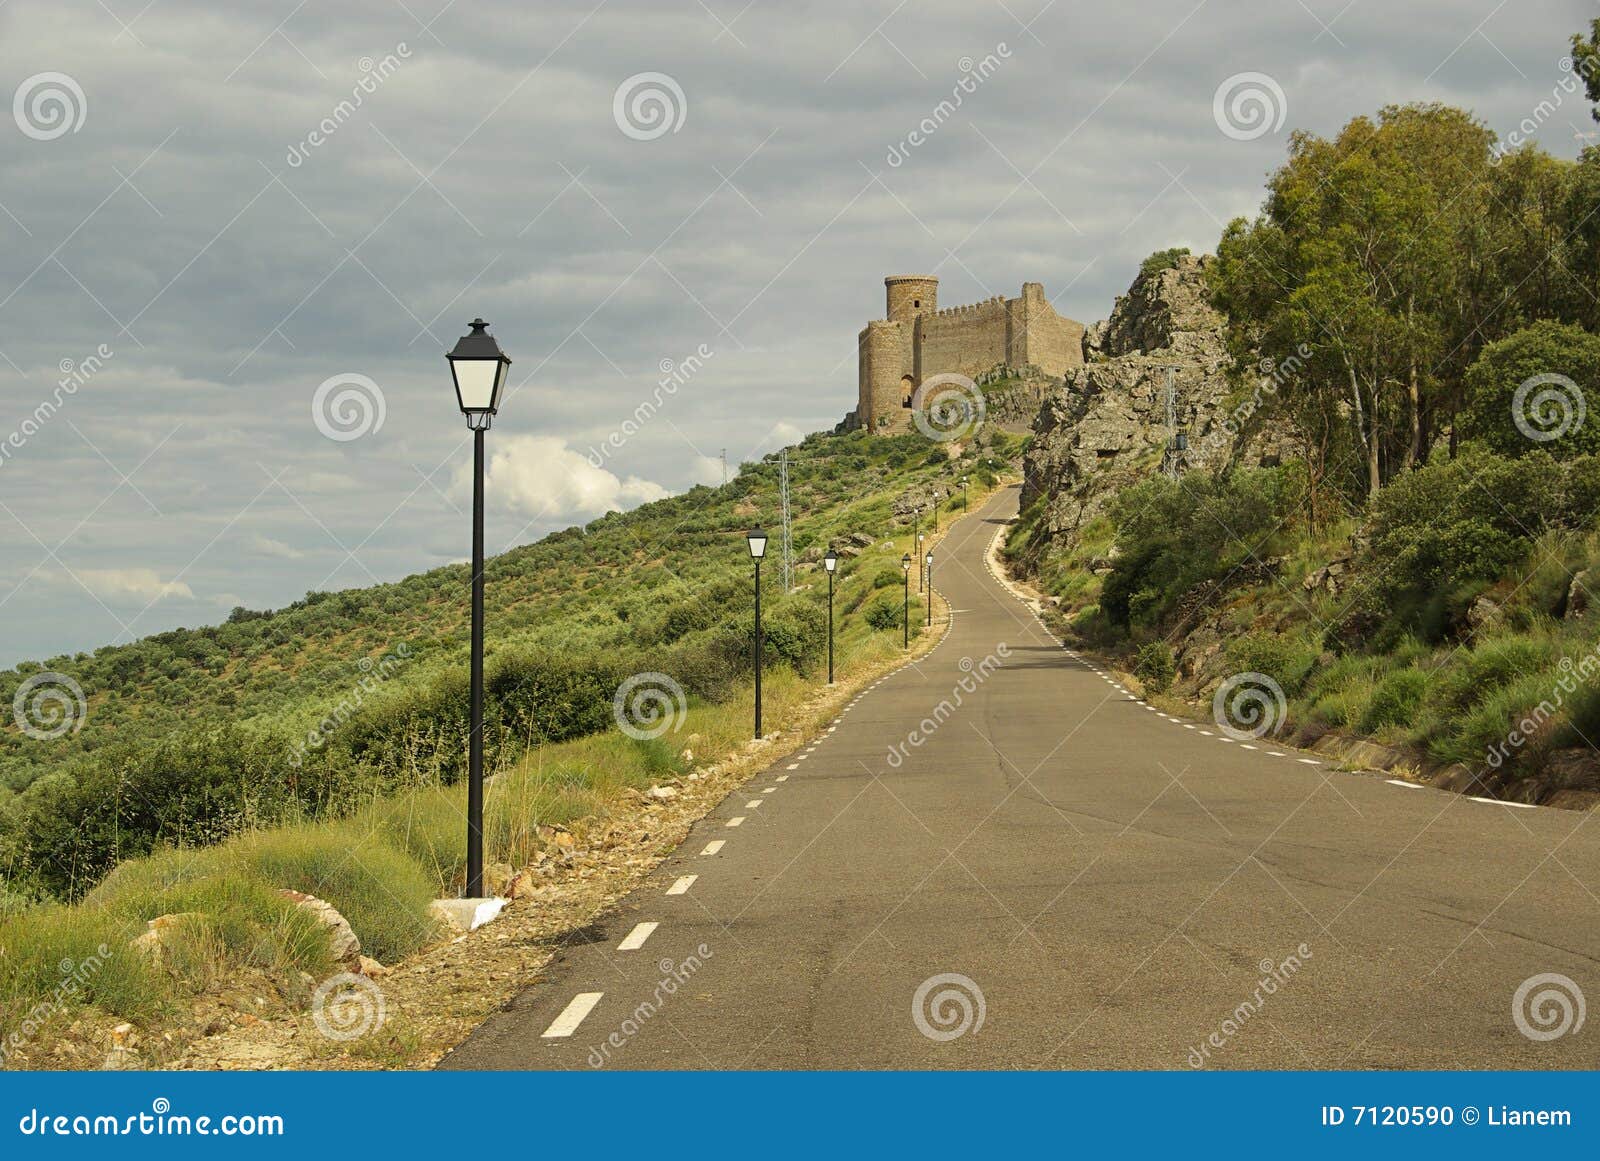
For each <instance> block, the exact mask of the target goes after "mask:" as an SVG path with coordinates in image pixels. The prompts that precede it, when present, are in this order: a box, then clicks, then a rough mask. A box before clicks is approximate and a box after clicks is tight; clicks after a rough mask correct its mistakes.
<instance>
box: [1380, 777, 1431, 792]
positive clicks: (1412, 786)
mask: <svg viewBox="0 0 1600 1161" xmlns="http://www.w3.org/2000/svg"><path fill="white" fill-rule="evenodd" d="M1384 781H1385V782H1387V783H1388V784H1389V785H1390V786H1404V787H1405V788H1406V789H1407V790H1421V789H1422V787H1420V786H1418V785H1417V784H1416V783H1415V782H1407V781H1405V780H1404V779H1403V778H1385V779H1384Z"/></svg>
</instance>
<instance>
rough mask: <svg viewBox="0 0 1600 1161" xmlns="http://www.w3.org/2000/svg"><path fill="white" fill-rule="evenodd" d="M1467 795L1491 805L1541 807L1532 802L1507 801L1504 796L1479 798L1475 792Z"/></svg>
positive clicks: (1473, 799) (1522, 808)
mask: <svg viewBox="0 0 1600 1161" xmlns="http://www.w3.org/2000/svg"><path fill="white" fill-rule="evenodd" d="M1467 797H1469V798H1471V799H1472V801H1474V802H1486V803H1488V804H1489V805H1490V806H1515V807H1516V808H1517V809H1519V810H1538V809H1539V808H1538V806H1537V805H1536V804H1534V803H1532V802H1507V801H1505V800H1504V799H1503V798H1479V797H1478V796H1477V795H1475V794H1469V795H1468V796H1467Z"/></svg>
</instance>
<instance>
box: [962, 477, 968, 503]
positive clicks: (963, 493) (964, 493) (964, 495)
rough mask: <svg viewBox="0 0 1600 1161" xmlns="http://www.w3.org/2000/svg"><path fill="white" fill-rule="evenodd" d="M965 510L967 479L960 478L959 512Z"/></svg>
mask: <svg viewBox="0 0 1600 1161" xmlns="http://www.w3.org/2000/svg"><path fill="white" fill-rule="evenodd" d="M966 510H967V477H965V476H962V477H961V511H962V512H965V511H966Z"/></svg>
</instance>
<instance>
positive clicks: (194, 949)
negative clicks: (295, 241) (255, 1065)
mask: <svg viewBox="0 0 1600 1161" xmlns="http://www.w3.org/2000/svg"><path fill="white" fill-rule="evenodd" d="M982 438H983V440H984V441H985V444H986V446H984V447H983V448H982V451H983V456H982V458H981V459H980V458H978V457H977V456H976V455H975V454H972V453H974V452H975V451H976V450H977V449H976V448H970V449H968V454H966V455H964V456H962V455H960V454H957V453H958V450H959V449H955V447H954V445H945V444H937V445H935V444H930V443H929V442H928V441H926V440H924V439H922V438H920V437H918V436H914V435H907V436H902V437H891V438H885V437H877V438H870V439H869V438H867V437H865V436H864V435H859V434H857V435H846V436H813V437H811V438H809V439H807V440H805V441H804V442H803V443H802V444H801V445H799V446H798V447H796V448H791V449H790V481H791V500H790V504H791V511H792V513H793V517H794V548H795V552H796V554H797V557H798V558H799V559H800V561H801V563H800V564H799V566H798V570H797V573H796V577H795V588H794V590H793V591H792V592H790V593H788V594H785V593H783V592H782V591H781V590H782V585H781V566H780V564H779V561H778V559H776V557H777V552H778V548H777V546H778V541H777V536H776V528H777V523H778V521H777V468H776V465H775V464H774V463H770V462H763V463H759V464H747V465H745V466H744V467H743V468H742V469H741V471H740V473H739V475H738V477H737V479H735V480H734V481H733V482H732V483H730V484H728V485H726V486H725V487H722V488H716V489H711V488H696V489H694V490H693V491H691V492H689V493H688V494H686V495H684V496H679V497H674V498H672V499H669V500H664V501H661V502H658V503H655V504H650V505H647V506H645V507H642V508H639V509H636V510H635V511H633V512H629V513H626V514H612V515H610V516H607V517H605V518H603V519H601V520H598V521H595V522H594V523H592V524H590V525H588V526H587V528H584V529H569V530H567V531H565V532H561V533H557V534H555V535H553V536H550V537H547V538H546V539H544V540H543V541H540V542H539V543H538V544H535V545H530V546H528V547H525V548H520V549H517V550H515V551H512V552H509V553H506V554H505V555H503V556H500V557H498V558H495V559H494V560H492V561H490V563H489V578H488V579H489V589H488V591H489V626H490V633H489V664H488V674H489V679H488V708H489V712H488V721H489V724H490V738H489V744H488V747H487V749H488V756H489V764H490V772H491V774H492V781H491V783H490V786H489V790H488V794H487V800H486V826H485V846H486V851H485V854H486V860H487V861H488V862H489V863H490V864H491V866H493V865H498V864H508V865H510V866H512V867H527V866H530V865H535V864H537V865H540V866H552V867H553V864H549V863H548V860H549V859H550V858H551V856H552V854H554V855H557V856H559V854H560V852H561V849H562V846H561V840H562V838H563V836H565V835H566V831H567V830H568V829H570V830H571V831H574V832H583V831H584V830H586V829H589V830H593V831H594V832H595V833H597V834H598V833H601V832H603V831H604V830H605V829H606V828H607V827H608V826H609V825H610V823H608V821H607V820H608V819H609V818H611V817H613V816H615V817H619V818H625V817H627V816H628V813H629V811H636V810H637V809H638V805H637V803H638V801H639V796H640V794H641V792H643V791H644V790H646V789H648V788H649V787H651V786H652V785H653V784H656V783H662V782H670V781H672V780H673V779H675V778H677V777H679V776H682V775H685V774H687V773H689V771H690V769H691V767H692V766H693V765H694V764H695V763H696V762H704V761H706V760H707V758H708V757H714V756H716V755H720V754H726V753H730V752H733V751H735V750H737V749H739V748H740V747H741V746H742V745H743V744H744V743H746V742H747V740H748V738H749V734H750V728H751V708H752V707H751V702H752V694H751V687H752V679H753V671H752V667H751V660H750V644H751V636H752V632H753V622H752V616H751V608H750V606H751V599H750V571H751V569H750V561H749V557H748V552H747V549H746V546H745V541H744V533H745V531H746V530H747V529H748V528H749V527H750V526H751V525H753V524H755V523H758V522H760V523H763V524H765V525H767V526H768V527H769V528H770V529H772V530H773V532H774V540H773V545H772V547H771V549H770V550H769V557H768V562H767V565H766V567H765V568H764V569H763V577H762V579H763V588H764V591H765V596H764V600H763V625H764V628H765V630H766V636H765V640H766V643H767V649H766V654H765V660H766V664H767V670H766V674H765V680H764V683H763V685H764V698H763V703H764V708H765V715H766V721H767V723H768V728H778V727H780V726H782V725H784V724H785V723H787V722H791V721H792V720H793V719H794V718H795V717H796V715H797V714H798V713H800V712H801V706H802V703H804V702H806V700H807V699H808V698H809V697H810V696H812V695H813V694H814V693H815V691H816V690H817V688H818V685H819V683H820V682H821V681H822V680H824V678H825V665H826V652H825V649H826V636H825V631H826V605H825V596H826V592H827V588H826V581H825V579H824V574H823V571H822V569H821V566H820V564H819V563H817V562H818V561H819V560H820V557H821V555H822V552H823V551H824V550H825V549H826V547H827V545H828V543H829V541H830V539H834V538H846V537H849V538H851V539H852V543H850V544H848V545H843V546H842V549H843V552H845V553H847V554H848V555H846V556H845V557H844V559H843V560H842V561H841V563H840V569H839V574H838V578H837V590H838V596H837V602H836V611H837V644H838V648H837V659H838V670H839V674H840V679H841V681H844V680H848V679H849V677H850V675H851V674H853V673H858V672H863V671H866V670H870V669H872V668H874V667H877V666H881V665H882V664H884V663H885V662H886V661H889V660H891V659H894V658H897V657H899V656H900V654H901V632H900V612H901V599H900V593H899V588H900V578H901V570H900V566H899V557H900V554H901V553H902V552H903V551H905V550H906V549H907V548H908V547H909V539H910V538H909V532H910V528H909V525H908V524H904V523H903V518H900V517H896V516H895V515H894V514H893V512H892V510H891V509H892V505H893V504H894V502H895V501H896V500H897V499H900V498H902V497H903V496H904V495H905V494H906V493H907V492H908V491H910V490H913V489H919V488H924V487H927V486H929V485H933V484H940V485H942V486H943V488H944V490H945V491H946V492H949V491H952V490H953V488H952V485H953V483H954V481H955V480H957V479H959V478H960V476H962V475H968V476H970V477H971V479H972V481H973V488H972V491H973V497H974V499H976V498H977V497H978V496H980V495H982V494H983V492H984V491H986V490H987V488H988V487H990V486H992V485H993V483H994V482H995V480H994V477H993V476H992V475H991V474H990V470H989V468H988V464H989V462H990V460H991V458H992V459H993V460H994V461H995V462H1004V459H1003V457H1006V456H1008V455H1009V454H1010V453H1011V452H1012V451H1014V448H1012V447H1009V446H1008V441H1007V439H1006V437H1005V436H1004V435H1003V434H1000V433H994V434H993V435H992V436H990V435H984V436H983V437H982ZM953 456H954V458H952V457H953ZM961 506H962V501H961V498H960V496H959V495H956V496H954V497H953V498H951V499H948V500H946V501H945V503H944V505H943V507H944V510H945V511H946V512H947V513H950V514H951V515H954V514H956V513H957V512H958V511H959V509H960V508H961ZM467 580H468V577H467V575H466V571H465V569H464V568H461V567H452V568H446V569H440V570H437V571H434V572H430V573H424V574H421V575H419V576H415V577H411V578H409V579H407V580H405V581H402V582H400V583H399V584H394V585H384V586H379V587H376V588H371V589H363V590H352V591H350V592H346V593H339V594H331V595H320V596H319V595H313V596H312V597H310V598H308V599H307V600H306V601H303V602H297V603H296V604H295V605H293V606H291V607H290V608H288V609H285V610H281V611H279V612H277V613H270V614H259V615H236V616H235V617H234V618H233V619H232V620H231V621H230V622H229V623H228V624H227V625H224V626H220V627H217V628H212V629H198V630H180V631H177V632H174V633H167V634H162V635H160V636H158V637H155V638H151V639H148V640H146V641H141V642H139V643H137V644H135V645H131V646H125V647H118V648H109V649H103V650H100V651H99V652H98V653H96V654H94V655H93V656H92V657H90V656H80V657H76V658H56V659H53V660H52V661H50V662H48V663H47V666H48V667H49V668H51V669H54V670H57V671H60V672H64V673H68V674H70V675H71V676H72V677H73V678H74V680H76V681H78V682H80V683H81V684H82V686H83V688H84V690H85V693H86V694H87V701H88V710H87V717H86V719H85V721H84V724H83V728H82V730H81V731H80V732H79V733H77V734H71V733H68V734H64V735H63V736H62V737H61V738H59V739H55V740H40V739H36V738H32V737H27V736H21V735H18V734H14V733H8V734H7V736H6V745H7V757H8V762H9V767H8V769H9V774H10V777H11V779H12V781H13V783H14V787H15V788H8V789H6V790H5V791H3V792H0V849H3V850H4V858H5V863H4V868H5V887H6V891H7V894H6V895H5V897H4V898H5V909H4V913H3V914H0V1065H3V1064H16V1063H25V1064H26V1063H34V1064H38V1063H41V1062H42V1063H46V1064H50V1063H57V1064H59V1063H62V1062H64V1061H77V1062H79V1063H90V1064H93V1063H97V1062H98V1057H97V1056H94V1055H93V1051H92V1050H86V1051H90V1055H89V1056H87V1057H86V1056H83V1055H82V1053H81V1052H80V1053H79V1055H77V1056H70V1055H69V1056H67V1057H61V1056H60V1055H59V1054H60V1053H62V1052H70V1051H71V1050H70V1049H69V1048H66V1047H62V1046H67V1045H72V1044H74V1043H76V1042H86V1043H89V1044H93V1043H95V1042H96V1039H95V1037H94V1036H93V1035H88V1034H83V1035H77V1036H75V1035H74V1034H72V1033H71V1032H70V1029H71V1028H75V1027H78V1026H79V1024H80V1022H82V1021H84V1020H85V1019H86V1018H87V1020H88V1023H87V1024H84V1025H83V1026H84V1027H86V1028H87V1027H100V1026H102V1025H103V1026H104V1027H109V1026H110V1024H112V1023H115V1021H116V1020H131V1021H133V1022H134V1023H135V1024H136V1025H138V1026H140V1027H142V1028H144V1029H147V1030H149V1029H155V1030H160V1029H168V1030H172V1029H178V1028H180V1027H181V1025H182V1020H183V1019H184V1018H185V1017H184V1015H183V1014H184V1013H187V1012H188V1011H189V1007H190V1001H191V1000H192V998H193V997H195V996H197V995H201V994H214V993H217V992H218V989H219V988H221V987H222V985H223V981H228V980H232V981H234V986H235V987H236V988H237V986H238V981H240V980H241V979H244V980H251V979H253V980H256V981H259V982H258V983H257V984H254V985H249V986H250V987H251V989H252V993H253V994H256V995H269V996H272V997H274V998H275V999H274V1003H275V1004H286V1005H288V1006H289V1008H291V1009H294V1008H299V1009H303V1008H304V1007H305V1005H306V1004H307V1003H308V1002H309V996H310V988H311V986H312V984H313V983H314V981H315V980H318V979H323V978H325V977H326V976H327V975H328V973H329V972H330V971H332V970H334V968H335V966H336V965H334V964H332V963H331V962H330V961H329V952H328V946H327V940H326V937H325V935H324V934H323V933H322V932H321V931H320V930H319V929H318V928H317V927H316V926H315V924H314V923H313V922H312V921H311V920H310V919H309V918H308V917H307V915H306V913H305V912H304V911H303V910H301V909H299V908H297V907H296V906H295V905H294V904H293V902H292V901H291V900H289V899H288V898H286V897H285V896H284V895H283V894H282V893H281V892H282V891H283V890H284V889H289V890H296V891H303V892H306V893H310V894H315V895H317V896H319V897H321V898H323V899H325V900H327V901H328V902H329V903H331V904H332V905H333V906H334V907H336V908H337V909H338V910H339V911H340V913H341V914H343V915H344V916H345V917H346V918H347V919H348V920H349V922H350V924H351V926H352V928H353V929H354V931H355V933H356V934H357V936H358V937H359V938H360V940H361V943H362V947H363V950H364V951H365V952H366V953H367V954H369V955H372V956H374V957H376V958H378V959H379V960H381V961H392V960H393V959H396V958H399V957H402V956H405V955H408V954H409V953H411V952H413V951H415V950H417V949H418V948H421V947H423V946H424V945H427V944H429V943H431V942H432V941H434V940H436V939H437V938H438V937H439V932H438V931H437V930H436V929H435V927H434V923H433V921H432V920H431V919H430V918H429V916H428V914H427V905H428V903H429V902H430V901H431V900H433V899H435V898H437V897H439V896H441V895H447V894H450V893H452V892H453V891H458V890H459V888H460V885H461V883H462V881H463V879H464V866H463V863H464V851H463V831H464V822H463V820H464V817H465V815H464V810H465V787H464V786H463V785H462V784H461V780H460V779H461V775H462V773H463V771H464V765H465V748H466V737H465V721H466V716H467V710H466V667H465V652H466V643H465V633H466V625H465V621H464V610H465V607H466V600H465V598H466V588H467ZM920 609H921V606H920V602H917V601H913V604H912V609H911V617H912V620H913V624H914V625H915V626H917V628H918V631H920V626H921V614H920ZM363 661H366V662H370V663H371V664H370V665H369V666H367V667H363ZM37 671H38V667H36V666H24V667H21V668H19V669H18V670H17V671H15V672H13V673H10V674H8V675H6V676H7V679H8V682H9V683H10V684H11V685H12V686H15V685H16V684H17V683H19V682H22V681H25V680H26V679H27V677H28V676H29V675H30V674H32V673H34V672H37ZM638 673H656V674H659V675H664V676H665V678H666V679H669V683H676V684H677V685H678V686H679V687H680V688H681V689H682V691H683V698H682V700H678V699H677V698H676V695H675V694H672V693H670V692H669V698H668V701H667V702H665V703H663V704H661V705H660V707H659V708H661V709H662V710H663V711H664V712H665V713H666V714H667V715H668V719H667V720H668V722H669V724H670V725H671V727H672V728H671V729H670V730H665V729H663V730H660V731H657V730H654V729H651V728H649V727H651V725H652V723H651V721H650V720H649V719H647V718H643V717H640V716H638V713H637V711H636V712H635V715H634V716H632V717H631V719H630V720H631V721H632V722H634V723H635V724H637V725H640V726H641V727H645V732H647V733H657V734H658V735H659V736H653V737H652V736H646V737H634V736H630V735H629V734H628V733H626V732H624V731H623V730H621V729H620V728H619V722H618V720H617V719H616V718H615V717H614V706H613V698H614V696H615V694H616V691H617V689H618V687H619V685H620V684H621V682H622V681H623V680H624V679H625V678H627V677H629V676H631V675H633V674H638ZM654 685H655V686H656V687H657V688H661V687H662V686H663V682H661V681H660V680H657V681H655V682H654ZM667 688H669V690H670V684H668V685H667ZM319 723H320V724H319ZM691 751H692V753H691ZM567 837H570V836H567ZM162 916H166V917H170V918H168V919H166V920H163V922H164V923H166V924H168V926H167V927H166V928H165V929H164V933H163V936H162V941H161V951H160V953H159V955H157V956H153V955H151V954H148V953H146V952H141V951H139V950H138V949H136V948H135V947H133V946H132V945H131V942H130V941H131V940H132V939H133V938H134V937H135V936H138V935H140V934H141V933H143V932H144V931H145V925H146V922H147V921H149V920H151V919H155V918H157V917H162ZM97 1022H98V1023H97ZM101 1030H102V1031H103V1030H104V1028H103V1027H102V1029H101ZM189 1034H193V1030H192V1029H191V1030H190V1033H189ZM182 1040H183V1034H180V1035H179V1036H178V1037H177V1039H176V1040H174V1041H171V1042H170V1043H171V1044H172V1045H173V1046H174V1047H173V1048H172V1049H167V1050H163V1049H161V1048H160V1045H159V1044H157V1045H156V1046H155V1047H154V1048H152V1049H151V1051H153V1052H155V1053H156V1055H155V1056H154V1057H151V1058H150V1059H163V1058H164V1057H163V1056H162V1052H163V1051H175V1050H176V1046H180V1045H181V1042H182ZM41 1052H42V1053H43V1055H42V1056H41V1055H36V1054H37V1053H41Z"/></svg>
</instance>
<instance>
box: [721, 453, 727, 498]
mask: <svg viewBox="0 0 1600 1161" xmlns="http://www.w3.org/2000/svg"><path fill="white" fill-rule="evenodd" d="M722 486H723V487H724V488H726V487H727V486H728V449H727V448H723V449H722Z"/></svg>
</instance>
